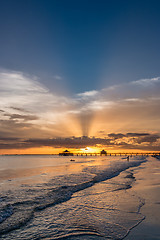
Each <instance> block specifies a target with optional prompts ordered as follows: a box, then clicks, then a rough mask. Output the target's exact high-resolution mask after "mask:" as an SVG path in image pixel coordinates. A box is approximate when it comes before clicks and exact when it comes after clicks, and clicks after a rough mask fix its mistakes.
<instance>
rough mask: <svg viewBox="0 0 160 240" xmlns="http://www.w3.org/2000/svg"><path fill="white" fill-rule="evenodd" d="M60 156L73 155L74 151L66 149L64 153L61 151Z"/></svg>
mask: <svg viewBox="0 0 160 240" xmlns="http://www.w3.org/2000/svg"><path fill="white" fill-rule="evenodd" d="M59 156H73V153H71V152H70V151H68V150H65V151H63V152H62V153H59Z"/></svg>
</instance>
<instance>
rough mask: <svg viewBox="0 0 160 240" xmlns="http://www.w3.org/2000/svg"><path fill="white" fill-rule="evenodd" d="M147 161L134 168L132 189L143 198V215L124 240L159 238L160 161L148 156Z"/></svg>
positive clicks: (153, 239) (155, 239) (156, 239)
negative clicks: (143, 217) (134, 179)
mask: <svg viewBox="0 0 160 240" xmlns="http://www.w3.org/2000/svg"><path fill="white" fill-rule="evenodd" d="M148 160H149V161H147V162H146V163H143V165H141V166H139V167H138V168H135V169H134V176H135V178H136V181H135V182H134V183H133V186H132V191H135V192H136V193H137V194H138V195H139V196H140V197H141V198H143V199H144V200H145V204H144V206H142V208H141V210H140V212H141V213H142V214H143V215H145V220H143V221H142V222H141V223H140V224H139V225H138V226H137V227H135V228H134V229H132V230H131V231H130V233H129V235H128V236H127V237H126V238H125V240H158V239H160V161H159V160H157V159H155V158H152V157H149V158H148Z"/></svg>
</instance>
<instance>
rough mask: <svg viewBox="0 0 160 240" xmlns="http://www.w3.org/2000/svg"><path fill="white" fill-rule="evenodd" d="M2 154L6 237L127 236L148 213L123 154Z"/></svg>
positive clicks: (1, 223)
mask: <svg viewBox="0 0 160 240" xmlns="http://www.w3.org/2000/svg"><path fill="white" fill-rule="evenodd" d="M70 160H71V157H63V156H62V157H59V156H53V155H46V156H44V155H41V156H31V155H30V156H21V155H19V156H0V238H1V239H8V240H9V239H16V240H18V239H26V240H28V239H46V240H47V239H123V238H124V237H125V236H126V235H127V234H128V232H129V231H130V229H132V228H133V227H134V226H136V225H137V224H139V223H140V222H141V221H142V220H143V219H144V218H145V216H143V215H142V214H141V213H140V209H141V207H142V206H143V204H144V199H142V198H140V197H139V196H138V195H137V194H136V193H133V192H129V189H130V188H131V186H132V184H133V182H134V181H135V178H134V175H133V171H132V168H133V167H136V166H139V165H140V164H142V165H143V163H144V162H145V161H146V159H145V158H144V157H132V158H130V161H129V162H128V161H127V159H126V158H122V157H120V156H117V157H110V156H99V157H97V156H90V157H83V156H75V157H72V160H74V161H70Z"/></svg>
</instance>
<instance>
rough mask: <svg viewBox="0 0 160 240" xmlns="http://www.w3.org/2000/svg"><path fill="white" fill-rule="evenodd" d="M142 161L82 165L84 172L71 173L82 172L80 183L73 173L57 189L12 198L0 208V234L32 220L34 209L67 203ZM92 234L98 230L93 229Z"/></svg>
mask: <svg viewBox="0 0 160 240" xmlns="http://www.w3.org/2000/svg"><path fill="white" fill-rule="evenodd" d="M145 161H146V159H139V160H137V159H136V160H132V161H130V162H127V161H119V162H117V161H116V162H115V163H114V164H112V165H111V166H110V167H108V166H107V167H106V168H105V169H103V168H104V166H102V167H97V166H96V167H95V166H93V167H91V166H89V167H86V168H84V169H83V172H82V173H81V174H80V175H79V176H78V174H77V175H74V179H75V178H76V176H77V179H79V177H80V176H81V175H83V176H84V175H85V176H86V178H83V177H82V178H81V177H80V178H81V181H80V183H79V182H78V183H77V182H76V181H73V179H72V178H73V176H72V175H69V176H68V178H69V181H68V182H67V181H66V179H67V178H66V176H63V177H62V178H63V179H64V178H65V181H63V182H62V183H63V185H61V186H59V187H57V188H55V187H54V188H52V189H48V190H47V191H45V194H41V195H39V196H35V197H34V198H31V199H28V200H23V201H16V199H15V202H14V203H12V204H7V205H6V206H5V207H3V209H1V210H0V235H1V236H2V235H3V234H6V233H9V232H11V231H13V230H15V229H18V228H20V227H21V226H24V225H25V224H26V223H27V222H29V221H30V220H31V219H33V218H34V215H35V213H36V212H39V211H42V210H44V209H46V208H48V207H51V206H54V205H57V204H60V203H63V202H66V201H68V200H69V199H71V198H72V195H73V194H74V193H76V192H79V191H81V190H84V189H87V188H90V187H91V186H93V185H95V184H96V183H100V182H103V181H105V180H107V179H111V178H113V177H115V176H118V175H119V174H120V173H121V172H122V171H124V170H126V169H128V168H130V167H136V166H138V165H140V164H141V163H143V162H145ZM88 176H89V177H88ZM128 178H131V179H132V180H133V176H132V174H129V175H128ZM84 179H87V181H84ZM54 180H55V179H53V182H54ZM70 182H72V184H71V185H70ZM51 183H52V181H51V182H50V185H51ZM62 183H61V184H62ZM64 183H65V184H64ZM130 187H131V186H130V184H125V185H123V186H122V187H120V188H119V189H116V191H118V190H124V189H128V188H130ZM41 191H42V192H43V185H42V187H41ZM86 226H87V225H86ZM86 226H85V227H86ZM85 227H84V226H83V231H82V232H81V234H82V235H83V234H88V233H87V232H88V231H89V230H90V229H88V226H87V229H85ZM112 228H113V226H112ZM116 228H120V226H117V225H116V224H115V231H117V230H118V229H117V230H116ZM108 229H109V228H108ZM112 230H113V229H112ZM108 231H109V230H108ZM125 231H126V230H125ZM89 232H90V231H89ZM75 234H76V233H75ZM92 234H93V231H92ZM95 234H97V233H96V232H95ZM122 235H124V234H122ZM66 238H67V236H66ZM54 239H56V238H54ZM57 239H58V237H57Z"/></svg>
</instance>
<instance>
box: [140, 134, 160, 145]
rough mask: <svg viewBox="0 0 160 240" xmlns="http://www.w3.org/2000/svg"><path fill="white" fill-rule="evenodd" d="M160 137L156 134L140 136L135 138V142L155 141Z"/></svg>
mask: <svg viewBox="0 0 160 240" xmlns="http://www.w3.org/2000/svg"><path fill="white" fill-rule="evenodd" d="M158 139H160V136H158V135H148V136H145V137H141V138H138V139H137V143H139V144H141V143H155V142H157V140H158Z"/></svg>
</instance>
